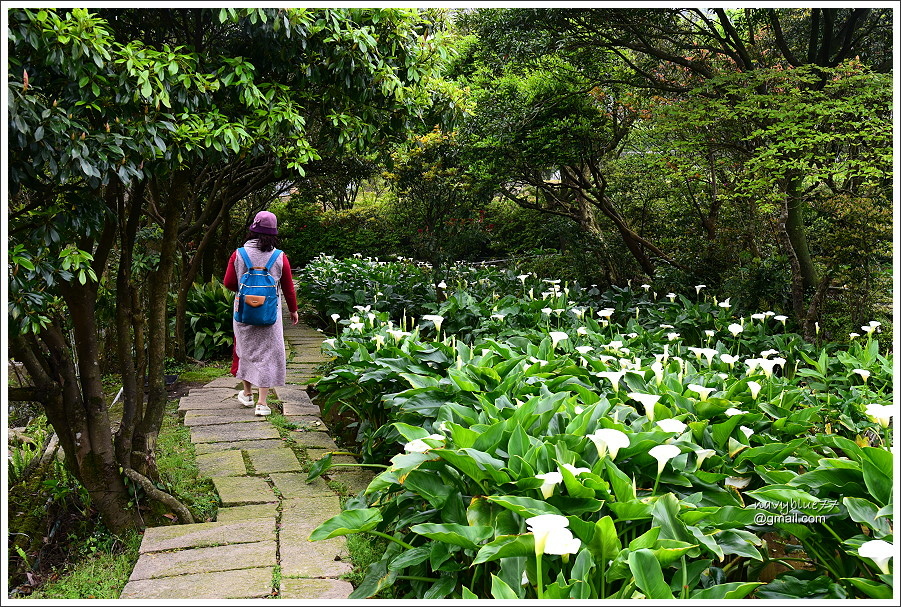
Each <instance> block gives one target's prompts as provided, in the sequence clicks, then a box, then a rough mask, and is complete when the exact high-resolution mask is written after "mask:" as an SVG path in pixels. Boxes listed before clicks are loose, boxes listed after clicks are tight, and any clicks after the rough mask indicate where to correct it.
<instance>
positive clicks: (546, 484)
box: [535, 472, 563, 499]
mask: <svg viewBox="0 0 901 607" xmlns="http://www.w3.org/2000/svg"><path fill="white" fill-rule="evenodd" d="M535 478H537V479H540V480H541V481H543V482H542V484H541V487H540V489H541V495H543V496H544V499H547V498H549V497H550V496H552V495H554V487H555V486H557V485H559V484H560V483H562V482H563V475H562V474H560V473H559V472H545V473H544V474H536V475H535Z"/></svg>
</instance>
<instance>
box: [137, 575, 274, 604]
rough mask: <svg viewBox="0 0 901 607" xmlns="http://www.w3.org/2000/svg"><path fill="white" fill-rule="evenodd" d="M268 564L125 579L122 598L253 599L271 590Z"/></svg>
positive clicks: (263, 595)
mask: <svg viewBox="0 0 901 607" xmlns="http://www.w3.org/2000/svg"><path fill="white" fill-rule="evenodd" d="M272 570H273V568H272V567H261V568H258V569H239V570H237V571H218V572H215V573H195V574H191V575H179V576H175V577H164V578H159V579H156V580H136V581H134V582H129V583H128V584H126V585H125V588H124V589H123V590H122V595H121V598H123V599H255V598H263V597H267V596H270V595H271V594H272Z"/></svg>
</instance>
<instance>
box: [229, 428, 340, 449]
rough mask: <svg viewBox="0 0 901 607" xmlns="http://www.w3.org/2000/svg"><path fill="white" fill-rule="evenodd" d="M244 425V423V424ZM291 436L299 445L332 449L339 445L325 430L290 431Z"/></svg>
mask: <svg viewBox="0 0 901 607" xmlns="http://www.w3.org/2000/svg"><path fill="white" fill-rule="evenodd" d="M242 425H243V424H242ZM290 436H291V438H293V439H294V440H295V441H297V444H298V445H301V446H303V447H313V448H315V449H332V450H337V449H338V445H336V444H335V441H333V440H332V437H331V436H329V435H328V434H325V433H323V432H297V431H292V432H291V433H290Z"/></svg>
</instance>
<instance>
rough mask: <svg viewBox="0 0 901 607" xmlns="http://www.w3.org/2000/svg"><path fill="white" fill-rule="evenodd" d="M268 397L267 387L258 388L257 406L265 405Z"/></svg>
mask: <svg viewBox="0 0 901 607" xmlns="http://www.w3.org/2000/svg"><path fill="white" fill-rule="evenodd" d="M268 397H269V387H268V386H265V387H264V386H260V396H259V398H258V399H257V404H258V405H265V404H266V399H267V398H268Z"/></svg>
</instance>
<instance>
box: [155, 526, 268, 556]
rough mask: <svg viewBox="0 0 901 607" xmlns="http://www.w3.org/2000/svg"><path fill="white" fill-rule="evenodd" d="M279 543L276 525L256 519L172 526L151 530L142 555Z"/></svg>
mask: <svg viewBox="0 0 901 607" xmlns="http://www.w3.org/2000/svg"><path fill="white" fill-rule="evenodd" d="M261 541H275V521H274V520H272V519H255V520H250V521H236V522H214V523H194V524H193V525H168V526H166V527H149V528H147V529H146V530H145V531H144V539H143V540H141V548H140V552H141V554H144V553H145V552H160V551H162V550H176V549H179V548H199V547H206V546H218V545H223V544H247V543H252V542H261Z"/></svg>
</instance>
